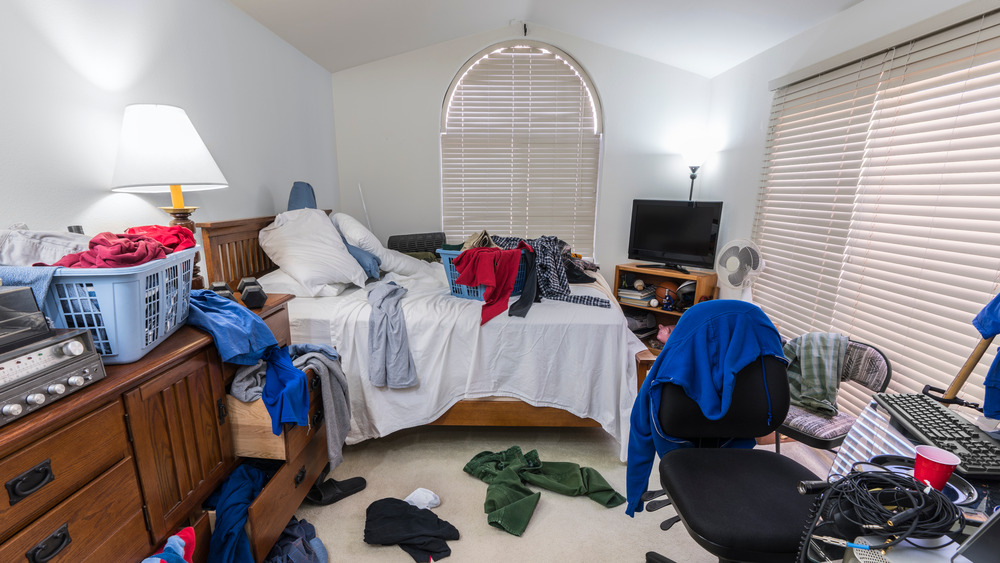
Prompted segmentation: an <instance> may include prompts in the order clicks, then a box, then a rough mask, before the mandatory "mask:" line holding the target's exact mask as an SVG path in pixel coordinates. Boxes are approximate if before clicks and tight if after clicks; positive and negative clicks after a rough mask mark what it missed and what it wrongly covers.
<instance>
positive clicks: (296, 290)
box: [257, 269, 350, 297]
mask: <svg viewBox="0 0 1000 563" xmlns="http://www.w3.org/2000/svg"><path fill="white" fill-rule="evenodd" d="M257 281H258V282H260V286H261V287H262V288H264V291H265V292H266V293H268V294H271V293H290V294H292V295H294V296H296V297H336V296H338V295H340V294H341V293H343V292H344V290H345V289H347V288H348V287H349V286H350V284H347V283H328V284H326V285H324V286H322V287H321V288H320V290H319V293H317V294H316V295H312V294H311V293H310V292H309V290H307V289H306V287H305V286H304V285H302V284H301V283H299V282H297V281H296V280H295V278H293V277H292V276H290V275H288V274H286V273H285V272H283V271H281V270H280V269H279V270H275V271H273V272H268V273H266V274H264V275H263V276H261V277H259V278H257Z"/></svg>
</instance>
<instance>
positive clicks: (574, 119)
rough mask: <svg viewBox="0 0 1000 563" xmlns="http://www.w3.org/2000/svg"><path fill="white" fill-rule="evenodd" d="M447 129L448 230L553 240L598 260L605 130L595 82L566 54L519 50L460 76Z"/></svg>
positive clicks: (482, 58)
mask: <svg viewBox="0 0 1000 563" xmlns="http://www.w3.org/2000/svg"><path fill="white" fill-rule="evenodd" d="M443 113H444V117H443V120H442V129H441V180H442V188H441V189H442V205H443V216H444V231H445V233H446V235H447V236H448V239H449V240H450V241H452V242H456V241H460V240H464V239H465V238H466V237H467V236H468V235H469V234H471V233H473V232H478V231H481V230H483V229H486V230H487V231H489V232H490V233H491V234H496V235H512V236H520V237H526V238H534V237H537V236H541V235H555V236H558V237H559V238H561V239H563V240H565V241H567V242H568V243H569V244H570V245H571V246H572V248H573V250H574V252H577V253H580V254H583V255H584V256H593V252H594V224H595V221H596V216H597V182H598V173H599V170H598V169H599V165H600V151H601V133H600V130H601V127H600V113H599V106H598V104H597V100H596V98H595V97H594V95H593V88H592V86H591V85H590V83H589V79H587V78H586V76H584V75H583V74H582V73H581V71H580V66H579V65H578V64H576V63H575V62H573V61H572V59H570V58H569V57H568V56H567V55H565V54H564V53H561V52H559V51H558V50H556V49H554V48H552V47H550V46H547V45H543V44H540V43H537V42H527V41H520V42H515V43H506V44H501V45H497V46H494V47H491V48H488V49H485V50H484V51H482V52H481V53H480V54H479V55H477V56H476V57H473V59H472V60H470V62H469V63H468V64H467V65H466V68H463V69H462V71H460V72H459V73H458V76H456V79H455V83H453V84H452V88H451V89H450V90H449V94H448V96H447V99H446V105H445V108H444V112H443Z"/></svg>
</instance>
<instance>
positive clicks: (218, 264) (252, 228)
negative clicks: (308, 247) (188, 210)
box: [197, 216, 655, 427]
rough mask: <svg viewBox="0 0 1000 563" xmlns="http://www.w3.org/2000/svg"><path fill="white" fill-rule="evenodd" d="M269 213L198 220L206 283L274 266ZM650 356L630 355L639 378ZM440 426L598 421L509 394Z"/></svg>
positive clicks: (462, 404)
mask: <svg viewBox="0 0 1000 563" xmlns="http://www.w3.org/2000/svg"><path fill="white" fill-rule="evenodd" d="M272 221H274V216H270V217H254V218H251V219H237V220H232V221H213V222H210V223H198V224H197V226H198V227H199V228H200V229H201V238H202V244H203V246H204V251H205V269H206V270H208V283H209V284H211V283H212V282H218V281H224V282H226V283H227V284H229V287H230V288H232V289H234V290H235V288H236V287H237V285H238V284H239V281H240V280H241V279H242V278H244V277H247V276H253V277H260V276H262V275H264V274H266V273H268V272H270V271H273V270H275V269H277V266H276V265H275V264H274V262H273V261H271V259H270V258H268V256H267V254H265V253H264V250H263V249H261V247H260V243H259V241H258V238H257V234H258V233H259V232H260V230H261V229H263V228H264V227H266V226H267V225H269V224H271V222H272ZM654 359H655V356H653V355H652V354H650V353H648V352H646V353H643V352H640V353H639V355H638V356H637V357H636V362H637V365H638V368H639V376H640V377H639V384H640V385H641V384H642V379H643V378H644V377H645V375H646V371H647V370H648V369H649V366H650V365H651V364H652V362H653V360H654ZM431 424H432V425H442V426H535V427H592V426H598V423H597V422H596V421H594V420H592V419H589V418H580V417H578V416H576V415H573V414H570V413H568V412H566V411H563V410H560V409H557V408H553V407H535V406H532V405H529V404H527V403H525V402H523V401H519V400H516V399H509V398H501V397H498V398H495V399H464V400H462V401H459V402H458V403H457V404H455V406H453V407H452V408H451V409H450V410H448V411H447V412H445V413H444V414H443V415H441V417H440V418H438V419H437V420H435V421H434V422H432V423H431Z"/></svg>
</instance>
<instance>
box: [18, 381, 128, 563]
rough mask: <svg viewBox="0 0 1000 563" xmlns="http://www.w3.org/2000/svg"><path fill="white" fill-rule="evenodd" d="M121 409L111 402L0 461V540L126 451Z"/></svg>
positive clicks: (118, 458) (82, 483)
mask: <svg viewBox="0 0 1000 563" xmlns="http://www.w3.org/2000/svg"><path fill="white" fill-rule="evenodd" d="M124 412H125V411H124V409H123V408H122V404H121V402H120V401H115V402H113V403H110V404H108V405H106V406H104V407H101V408H99V409H98V410H96V411H94V412H93V413H90V414H88V415H87V416H85V417H83V418H81V419H79V420H77V421H76V422H73V423H71V424H69V425H67V426H65V427H63V428H60V429H59V430H56V431H54V432H52V433H51V434H49V435H47V436H45V437H43V438H41V439H39V440H38V441H36V442H34V443H33V444H31V445H30V446H28V447H25V448H23V449H21V450H18V451H17V452H15V453H13V454H11V455H9V456H7V457H5V458H4V459H2V460H0V482H2V483H4V485H5V486H4V488H3V492H2V499H0V527H2V528H0V541H3V540H5V539H7V538H9V537H10V536H11V535H12V534H13V533H14V532H16V531H18V530H19V529H21V528H22V527H23V526H24V525H25V524H27V523H28V522H30V521H31V520H33V519H35V518H37V517H38V516H39V515H41V514H42V513H44V512H45V511H46V510H48V509H49V508H51V507H53V506H55V505H56V504H57V503H59V502H60V501H61V500H63V499H64V498H66V497H67V496H69V495H70V494H72V493H73V492H75V491H77V490H78V489H79V488H80V487H82V486H83V485H85V484H87V483H89V482H90V481H91V480H93V479H94V478H95V477H97V476H98V475H100V474H101V473H103V472H104V471H106V470H107V469H108V468H110V467H111V466H113V465H115V464H116V463H118V462H119V461H121V460H123V459H125V458H126V457H127V456H128V455H129V444H128V437H127V435H126V432H125V423H124V420H123V418H122V417H123V415H124ZM133 480H134V478H133ZM21 557H22V558H23V554H22V555H21ZM0 561H8V559H2V558H0Z"/></svg>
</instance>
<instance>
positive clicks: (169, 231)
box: [125, 225, 195, 252]
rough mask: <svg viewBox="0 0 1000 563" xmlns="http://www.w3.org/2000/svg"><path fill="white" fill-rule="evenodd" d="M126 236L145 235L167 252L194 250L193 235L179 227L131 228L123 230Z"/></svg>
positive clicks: (153, 226)
mask: <svg viewBox="0 0 1000 563" xmlns="http://www.w3.org/2000/svg"><path fill="white" fill-rule="evenodd" d="M125 234H127V235H145V236H147V237H149V238H151V239H153V240H155V241H156V242H158V243H160V244H162V245H163V246H165V247H166V248H167V251H168V252H178V251H180V250H186V249H188V248H194V246H195V240H194V235H193V234H192V233H191V231H189V230H188V229H187V227H182V226H180V225H171V226H169V227H167V226H165V225H145V226H142V227H132V228H129V229H125Z"/></svg>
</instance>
